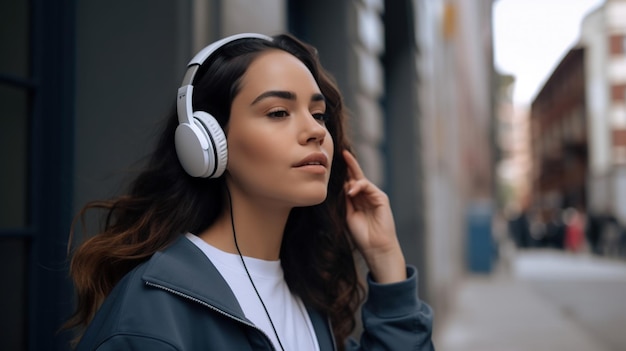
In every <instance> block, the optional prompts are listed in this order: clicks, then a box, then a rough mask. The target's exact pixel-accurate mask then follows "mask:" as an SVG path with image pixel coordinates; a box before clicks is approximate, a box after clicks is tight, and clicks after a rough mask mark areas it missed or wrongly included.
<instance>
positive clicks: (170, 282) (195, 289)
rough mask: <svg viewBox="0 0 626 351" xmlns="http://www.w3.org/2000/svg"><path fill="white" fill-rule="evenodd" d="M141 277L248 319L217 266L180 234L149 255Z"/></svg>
mask: <svg viewBox="0 0 626 351" xmlns="http://www.w3.org/2000/svg"><path fill="white" fill-rule="evenodd" d="M142 278H143V280H144V281H146V282H148V283H151V284H155V285H159V286H163V287H165V288H168V289H171V290H174V291H176V292H179V293H182V294H184V295H187V296H189V297H192V298H194V299H198V300H200V301H201V302H204V303H206V304H209V305H211V306H214V307H216V308H218V309H220V310H222V311H223V312H226V313H228V314H231V315H233V316H235V317H237V318H240V319H243V320H246V321H248V319H247V318H246V317H245V316H244V313H243V310H242V309H241V306H240V305H239V302H237V298H236V297H235V295H234V294H233V292H232V291H231V290H230V287H229V286H228V284H227V283H226V281H225V280H224V278H222V276H221V275H220V273H219V271H218V270H217V268H215V266H214V265H213V263H212V262H211V261H210V260H209V259H208V258H207V257H206V255H205V254H204V253H203V252H202V250H200V249H199V248H198V247H197V246H196V245H194V244H193V243H192V242H191V241H189V240H188V239H187V238H185V237H184V236H182V235H181V237H180V238H178V239H177V240H176V241H175V242H174V243H173V244H172V245H170V246H169V247H167V248H166V249H165V250H164V251H159V252H157V253H155V254H154V255H153V256H152V258H151V259H150V260H149V262H148V266H147V267H146V271H145V273H144V274H143V276H142ZM248 322H249V321H248Z"/></svg>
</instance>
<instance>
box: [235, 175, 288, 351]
mask: <svg viewBox="0 0 626 351" xmlns="http://www.w3.org/2000/svg"><path fill="white" fill-rule="evenodd" d="M226 192H227V193H228V206H229V208H230V225H231V227H232V228H233V238H234V240H235V248H236V249H237V253H238V254H239V258H240V259H241V263H242V264H243V268H244V270H245V271H246V274H247V275H248V279H250V284H252V287H253V288H254V292H255V293H256V296H257V297H258V298H259V301H261V305H262V306H263V309H264V310H265V314H266V315H267V319H268V320H269V321H270V325H271V326H272V329H273V330H274V335H276V340H278V344H279V345H280V349H281V350H282V351H285V348H284V347H283V343H282V342H280V337H278V332H277V331H276V327H275V326H274V322H273V321H272V317H270V313H269V311H268V310H267V307H266V306H265V303H264V302H263V299H262V298H261V294H259V291H258V290H257V288H256V285H254V281H253V280H252V276H251V275H250V272H249V271H248V267H247V266H246V261H245V260H244V259H243V255H242V254H241V250H239V244H238V243H237V234H236V232H235V219H234V215H233V201H232V197H231V196H230V190H229V189H228V186H226Z"/></svg>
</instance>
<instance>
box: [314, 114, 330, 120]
mask: <svg viewBox="0 0 626 351" xmlns="http://www.w3.org/2000/svg"><path fill="white" fill-rule="evenodd" d="M313 118H315V119H316V120H318V121H320V122H326V121H328V115H327V114H326V113H314V114H313Z"/></svg>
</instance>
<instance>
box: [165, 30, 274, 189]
mask: <svg viewBox="0 0 626 351" xmlns="http://www.w3.org/2000/svg"><path fill="white" fill-rule="evenodd" d="M248 38H250V39H264V40H269V41H272V38H271V37H268V36H266V35H263V34H256V33H242V34H235V35H232V36H229V37H226V38H224V39H221V40H218V41H216V42H214V43H213V44H211V45H209V46H207V47H205V48H204V49H202V50H201V51H200V52H198V53H197V54H196V56H194V58H193V59H192V60H191V61H189V64H188V65H187V72H186V73H185V77H184V78H183V84H182V86H181V87H180V88H178V99H177V102H176V107H177V113H178V123H179V124H178V127H177V128H176V134H175V136H174V138H175V144H176V154H177V155H178V159H179V161H180V164H181V165H182V166H183V168H184V169H185V171H186V172H187V173H188V174H189V175H190V176H192V177H202V178H218V177H219V176H221V175H222V173H224V170H226V163H227V162H228V148H227V146H226V136H225V135H224V131H223V130H222V128H221V127H220V125H219V123H218V122H217V120H216V119H215V118H214V117H213V116H211V115H210V114H209V113H207V112H205V111H194V110H193V106H192V97H193V85H192V84H193V80H194V77H195V76H196V72H197V71H198V68H200V66H201V65H202V64H203V63H204V62H205V61H206V60H207V59H208V58H209V57H210V56H211V54H213V53H214V52H215V51H216V50H218V49H219V48H221V47H222V46H224V45H226V44H228V43H230V42H232V41H235V40H239V39H248Z"/></svg>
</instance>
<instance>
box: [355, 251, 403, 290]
mask: <svg viewBox="0 0 626 351" xmlns="http://www.w3.org/2000/svg"><path fill="white" fill-rule="evenodd" d="M364 258H365V261H366V262H367V266H368V268H369V270H370V274H371V275H372V279H374V281H375V282H376V283H379V284H391V283H397V282H401V281H404V280H406V278H407V277H406V261H405V260H404V255H403V254H402V250H401V249H400V247H397V248H396V249H394V250H391V251H389V252H379V253H370V254H365V255H364Z"/></svg>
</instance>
